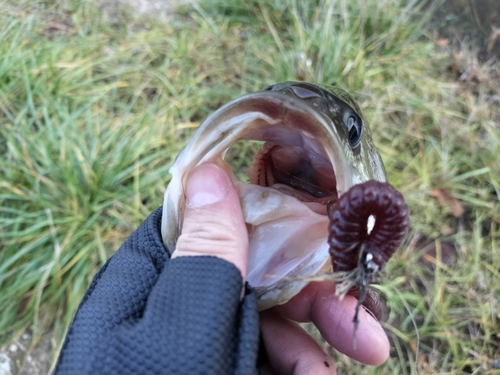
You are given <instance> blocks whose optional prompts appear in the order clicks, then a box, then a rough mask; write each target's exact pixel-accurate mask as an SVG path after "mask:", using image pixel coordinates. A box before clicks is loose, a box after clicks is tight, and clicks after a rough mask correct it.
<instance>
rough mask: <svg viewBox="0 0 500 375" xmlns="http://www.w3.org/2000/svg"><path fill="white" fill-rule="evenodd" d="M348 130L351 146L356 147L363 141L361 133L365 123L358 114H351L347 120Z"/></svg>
mask: <svg viewBox="0 0 500 375" xmlns="http://www.w3.org/2000/svg"><path fill="white" fill-rule="evenodd" d="M346 125H347V132H348V134H349V145H350V146H351V148H356V147H357V146H358V145H359V142H360V141H361V134H362V133H363V123H362V122H361V119H360V118H359V117H358V116H356V115H350V116H349V117H348V118H347V121H346Z"/></svg>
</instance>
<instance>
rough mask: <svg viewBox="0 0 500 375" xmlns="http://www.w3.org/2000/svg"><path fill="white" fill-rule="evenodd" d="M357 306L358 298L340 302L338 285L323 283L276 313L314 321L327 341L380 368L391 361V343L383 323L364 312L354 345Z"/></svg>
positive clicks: (311, 285) (308, 289)
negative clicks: (381, 324) (337, 292)
mask: <svg viewBox="0 0 500 375" xmlns="http://www.w3.org/2000/svg"><path fill="white" fill-rule="evenodd" d="M356 303H357V301H356V298H354V297H352V296H349V295H347V296H346V297H345V298H344V299H343V300H342V301H340V300H339V299H338V298H337V296H335V285H334V284H332V283H331V282H320V283H311V284H309V285H308V286H307V287H306V288H304V289H303V290H302V291H301V292H300V293H299V294H298V295H297V296H295V297H294V298H292V299H291V300H290V301H288V302H287V303H286V304H284V305H281V306H276V307H274V308H273V310H274V311H275V312H277V313H279V314H281V315H283V316H284V317H287V318H288V319H292V320H295V321H298V322H309V321H312V322H313V323H314V324H315V325H316V327H317V328H318V330H319V331H320V332H321V335H322V336H323V338H324V339H325V340H326V341H328V342H329V343H330V345H332V346H333V347H334V348H335V349H337V350H338V351H340V352H341V353H344V354H346V355H348V356H349V357H351V358H353V359H355V360H357V361H360V362H363V363H366V364H369V365H380V364H382V363H384V362H385V361H386V360H387V358H388V357H389V340H388V339H387V335H386V334H385V332H384V330H383V328H382V327H381V326H380V323H379V322H378V321H377V320H375V319H374V318H373V316H372V315H371V314H370V313H368V312H367V311H366V310H365V309H364V308H361V309H360V311H359V316H358V319H359V325H358V329H357V331H356V343H355V342H354V337H355V336H354V324H353V322H352V319H353V317H354V312H355V308H356Z"/></svg>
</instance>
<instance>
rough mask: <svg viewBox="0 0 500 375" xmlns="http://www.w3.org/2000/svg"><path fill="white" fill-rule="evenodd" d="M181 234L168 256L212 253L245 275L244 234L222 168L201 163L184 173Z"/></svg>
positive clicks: (234, 195) (237, 205) (232, 190)
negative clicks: (184, 196)
mask: <svg viewBox="0 0 500 375" xmlns="http://www.w3.org/2000/svg"><path fill="white" fill-rule="evenodd" d="M186 185H187V186H186V208H185V212H184V224H183V226H182V233H181V235H180V237H179V239H178V241H177V246H176V249H175V251H174V253H173V254H172V258H176V257H181V256H200V255H212V256H216V257H219V258H222V259H224V260H226V261H228V262H230V263H232V264H234V265H235V266H236V267H237V268H238V269H239V270H240V272H241V275H242V277H243V279H245V277H246V270H247V263H248V234H247V229H246V225H245V221H244V220H243V214H242V212H241V206H240V201H239V198H238V194H237V191H236V189H235V187H234V184H233V182H232V181H231V179H230V178H229V176H228V175H227V174H226V172H224V170H223V169H222V168H220V167H218V166H216V165H213V164H202V165H200V166H198V167H196V168H195V169H194V170H193V171H192V172H191V173H190V174H189V176H188V178H187V182H186Z"/></svg>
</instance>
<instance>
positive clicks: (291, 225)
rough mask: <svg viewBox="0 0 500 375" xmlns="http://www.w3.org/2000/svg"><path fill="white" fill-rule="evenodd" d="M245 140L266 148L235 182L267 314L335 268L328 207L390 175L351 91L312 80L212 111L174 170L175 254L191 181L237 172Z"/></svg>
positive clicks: (169, 222)
mask: <svg viewBox="0 0 500 375" xmlns="http://www.w3.org/2000/svg"><path fill="white" fill-rule="evenodd" d="M240 140H258V141H264V142H265V143H264V145H263V146H262V148H261V150H260V151H259V152H258V153H257V155H255V157H254V160H253V162H252V163H251V165H250V166H249V170H248V171H247V174H248V176H249V183H248V184H244V183H241V182H235V184H236V186H237V188H238V190H239V196H240V201H241V204H242V208H243V214H244V218H245V222H246V223H247V224H248V225H247V227H248V228H249V233H248V234H249V264H248V275H247V281H248V283H249V284H250V285H251V286H252V287H253V288H255V289H256V291H257V293H258V295H259V304H260V308H261V309H264V308H268V307H271V306H273V305H276V304H280V303H284V302H286V301H288V300H289V299H290V298H292V297H293V296H295V295H296V294H297V293H298V292H300V290H301V289H302V288H303V287H304V286H305V285H306V284H307V282H308V281H307V280H308V279H310V278H312V277H314V276H315V275H318V274H319V273H322V272H326V271H328V270H330V269H331V267H332V265H331V262H330V255H329V247H330V245H329V243H328V237H329V218H328V215H327V209H326V207H327V205H332V203H333V204H334V203H335V202H337V201H338V200H339V198H341V197H342V196H343V195H344V193H346V192H347V191H349V190H350V189H351V188H352V187H353V186H355V185H358V184H362V183H365V182H367V181H369V180H375V181H380V182H384V181H385V180H386V176H385V170H384V166H383V163H382V160H381V158H380V156H379V154H378V151H377V149H376V148H375V146H374V144H373V141H372V138H371V134H370V129H369V127H368V124H367V123H366V121H365V119H364V117H363V114H362V112H361V109H360V108H359V106H358V105H357V103H356V102H355V101H354V99H353V98H352V97H351V96H350V95H349V94H348V93H347V92H345V91H344V90H342V89H340V88H338V87H333V86H321V85H315V84H311V83H306V82H286V83H281V84H276V85H272V86H269V87H267V88H266V89H265V90H263V91H259V92H256V93H251V94H247V95H244V96H242V97H240V98H238V99H236V100H233V101H231V102H230V103H228V104H226V105H224V106H223V107H222V108H220V109H219V110H217V111H216V112H215V113H214V114H212V115H211V116H210V117H209V118H208V119H207V120H206V121H205V122H204V123H203V124H202V125H201V126H200V127H199V128H198V130H197V131H196V133H195V134H194V135H193V137H192V139H191V140H190V141H189V143H188V144H187V145H186V147H185V148H184V149H183V150H182V152H181V153H180V154H179V156H178V158H177V160H176V161H175V163H174V164H173V166H172V167H171V169H170V173H171V174H172V180H171V182H170V184H169V185H168V188H167V190H166V192H165V197H164V204H163V219H162V228H161V230H162V237H163V242H164V244H165V246H166V248H167V250H168V251H169V252H170V253H172V252H173V251H174V250H175V245H176V242H177V239H178V237H179V235H180V232H181V228H182V221H183V209H184V204H185V196H184V181H185V178H186V176H187V175H188V174H189V172H190V171H191V170H192V169H193V168H194V167H195V166H197V165H199V164H202V163H206V162H211V163H215V164H218V165H220V166H222V167H224V168H225V170H226V171H228V172H231V169H230V167H229V165H228V164H227V163H226V162H225V161H224V154H225V152H226V150H227V149H228V148H229V147H231V145H233V144H234V143H235V142H237V141H240ZM234 180H236V179H235V178H234ZM368 225H373V223H371V224H370V223H368Z"/></svg>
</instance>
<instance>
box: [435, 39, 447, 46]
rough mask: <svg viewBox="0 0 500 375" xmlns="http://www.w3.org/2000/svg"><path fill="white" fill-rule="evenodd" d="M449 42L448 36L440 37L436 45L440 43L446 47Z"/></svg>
mask: <svg viewBox="0 0 500 375" xmlns="http://www.w3.org/2000/svg"><path fill="white" fill-rule="evenodd" d="M448 43H449V40H448V38H439V39H438V40H437V41H436V45H438V46H439V47H446V46H447V45H448Z"/></svg>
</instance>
